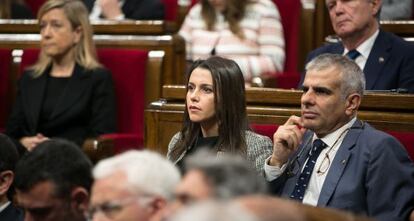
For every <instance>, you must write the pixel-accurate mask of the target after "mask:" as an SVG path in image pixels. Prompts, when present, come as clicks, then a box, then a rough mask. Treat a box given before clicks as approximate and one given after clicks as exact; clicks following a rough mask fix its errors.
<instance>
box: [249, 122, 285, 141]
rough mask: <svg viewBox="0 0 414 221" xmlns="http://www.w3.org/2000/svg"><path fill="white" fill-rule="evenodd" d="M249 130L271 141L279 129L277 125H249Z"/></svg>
mask: <svg viewBox="0 0 414 221" xmlns="http://www.w3.org/2000/svg"><path fill="white" fill-rule="evenodd" d="M250 128H251V129H252V130H253V131H254V132H256V133H258V134H260V135H263V136H267V137H269V138H270V139H271V140H273V134H274V133H275V132H276V130H277V128H279V125H276V124H250Z"/></svg>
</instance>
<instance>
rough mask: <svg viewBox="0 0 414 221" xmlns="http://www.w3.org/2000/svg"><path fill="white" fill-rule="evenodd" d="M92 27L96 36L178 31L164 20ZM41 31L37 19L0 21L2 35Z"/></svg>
mask: <svg viewBox="0 0 414 221" xmlns="http://www.w3.org/2000/svg"><path fill="white" fill-rule="evenodd" d="M91 25H92V28H93V32H94V33H95V34H110V35H165V34H172V33H175V32H176V29H177V27H176V24H175V23H174V22H168V21H162V20H145V21H138V20H137V21H132V20H125V21H111V20H102V21H101V20H99V21H92V22H91ZM39 31H40V30H39V25H38V22H37V20H36V19H0V33H4V34H38V33H39Z"/></svg>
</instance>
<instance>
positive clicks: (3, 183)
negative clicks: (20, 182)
mask: <svg viewBox="0 0 414 221" xmlns="http://www.w3.org/2000/svg"><path fill="white" fill-rule="evenodd" d="M13 179H14V173H13V172H12V171H11V170H5V171H3V172H0V196H2V195H5V194H6V193H7V191H8V190H9V188H10V186H11V185H12V183H13Z"/></svg>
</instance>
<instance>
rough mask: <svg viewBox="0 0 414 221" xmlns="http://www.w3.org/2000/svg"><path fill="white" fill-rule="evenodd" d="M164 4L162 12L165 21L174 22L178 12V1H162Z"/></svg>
mask: <svg viewBox="0 0 414 221" xmlns="http://www.w3.org/2000/svg"><path fill="white" fill-rule="evenodd" d="M162 1H163V3H164V9H165V10H164V11H165V17H164V19H165V20H166V21H176V19H177V13H178V12H177V11H178V0H162Z"/></svg>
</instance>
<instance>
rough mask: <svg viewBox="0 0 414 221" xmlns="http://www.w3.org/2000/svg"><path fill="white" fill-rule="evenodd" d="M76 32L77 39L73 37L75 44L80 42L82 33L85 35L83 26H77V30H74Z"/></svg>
mask: <svg viewBox="0 0 414 221" xmlns="http://www.w3.org/2000/svg"><path fill="white" fill-rule="evenodd" d="M74 33H75V39H73V42H74V43H75V44H77V43H79V41H80V40H81V38H82V35H83V29H82V27H81V26H78V27H76V28H75V30H74Z"/></svg>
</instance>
